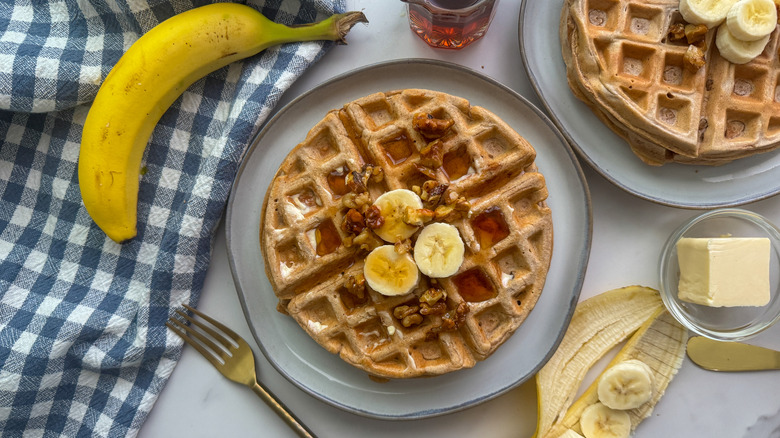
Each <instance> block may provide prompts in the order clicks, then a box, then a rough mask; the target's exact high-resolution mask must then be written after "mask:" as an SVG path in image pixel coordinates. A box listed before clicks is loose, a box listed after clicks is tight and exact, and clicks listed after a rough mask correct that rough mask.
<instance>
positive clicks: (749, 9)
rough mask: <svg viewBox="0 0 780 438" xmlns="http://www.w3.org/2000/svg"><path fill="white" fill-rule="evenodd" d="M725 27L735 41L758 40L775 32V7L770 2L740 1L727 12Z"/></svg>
mask: <svg viewBox="0 0 780 438" xmlns="http://www.w3.org/2000/svg"><path fill="white" fill-rule="evenodd" d="M726 25H727V26H728V28H729V32H731V35H733V36H734V38H736V39H739V40H742V41H757V40H760V39H762V38H764V37H766V36H767V35H769V34H770V33H772V31H773V30H775V27H776V26H777V6H776V5H775V2H774V1H772V0H740V1H738V2H737V3H735V4H734V6H732V7H731V9H730V10H729V13H728V15H727V16H726ZM764 45H766V44H764ZM761 50H763V47H762V49H761ZM759 53H761V52H759Z"/></svg>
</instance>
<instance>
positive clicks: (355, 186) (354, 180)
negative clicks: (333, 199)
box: [344, 171, 368, 193]
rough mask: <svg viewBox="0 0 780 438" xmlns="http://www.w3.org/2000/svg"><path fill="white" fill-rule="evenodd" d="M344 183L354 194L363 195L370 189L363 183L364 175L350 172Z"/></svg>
mask: <svg viewBox="0 0 780 438" xmlns="http://www.w3.org/2000/svg"><path fill="white" fill-rule="evenodd" d="M344 181H345V182H346V183H347V187H349V189H350V190H351V191H352V192H353V193H363V192H367V191H368V187H366V184H365V183H364V182H363V178H362V175H360V173H359V172H356V171H352V172H349V173H348V174H347V176H346V177H344Z"/></svg>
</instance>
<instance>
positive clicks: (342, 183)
mask: <svg viewBox="0 0 780 438" xmlns="http://www.w3.org/2000/svg"><path fill="white" fill-rule="evenodd" d="M347 172H348V171H347V170H346V168H344V167H342V168H339V169H336V170H334V171H333V172H331V173H329V174H328V187H330V191H331V193H333V195H334V196H335V197H337V198H338V197H341V196H344V195H346V194H347V193H349V187H348V186H347V181H346V180H345V177H346V176H347Z"/></svg>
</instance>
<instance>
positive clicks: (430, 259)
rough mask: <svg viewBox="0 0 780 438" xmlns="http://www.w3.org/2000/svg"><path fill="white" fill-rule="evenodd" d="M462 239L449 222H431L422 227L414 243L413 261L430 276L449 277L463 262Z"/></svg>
mask: <svg viewBox="0 0 780 438" xmlns="http://www.w3.org/2000/svg"><path fill="white" fill-rule="evenodd" d="M464 250H465V248H464V246H463V240H461V238H460V233H458V229H457V228H455V227H454V226H452V225H450V224H445V223H440V222H437V223H433V224H430V225H428V226H427V227H425V228H423V230H422V231H421V232H420V235H419V236H417V242H416V243H415V244H414V261H415V262H417V267H418V268H420V271H422V273H423V274H425V275H427V276H429V277H431V278H444V277H449V276H451V275H453V274H455V273H456V272H458V269H460V265H461V264H463V252H464Z"/></svg>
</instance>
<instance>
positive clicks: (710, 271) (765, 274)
mask: <svg viewBox="0 0 780 438" xmlns="http://www.w3.org/2000/svg"><path fill="white" fill-rule="evenodd" d="M660 277H661V278H660V285H661V288H660V289H661V298H662V299H663V301H664V304H665V305H666V307H667V309H669V312H670V313H671V314H672V315H673V316H674V317H675V318H676V319H677V320H678V321H679V322H680V323H681V324H683V325H684V326H686V327H687V328H688V329H689V330H691V331H693V332H694V333H697V334H699V335H702V336H706V337H708V338H711V339H717V340H723V341H736V340H744V339H748V338H750V337H752V336H755V335H756V334H758V333H760V332H761V331H763V330H765V329H767V328H768V327H770V326H771V325H772V324H774V323H775V322H776V321H777V320H778V319H780V230H778V229H777V228H776V227H775V226H774V225H772V223H770V222H769V221H768V220H767V219H766V218H764V217H762V216H761V215H758V214H756V213H753V212H750V211H747V210H742V209H736V208H728V209H720V210H713V211H710V212H706V213H703V214H701V215H699V216H696V217H694V218H692V219H691V220H689V221H687V222H685V223H684V224H682V225H681V226H680V227H679V228H678V229H677V230H675V231H674V232H673V233H672V235H671V236H670V237H669V239H668V240H667V242H666V244H665V246H664V248H663V250H662V252H661V260H660Z"/></svg>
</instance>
